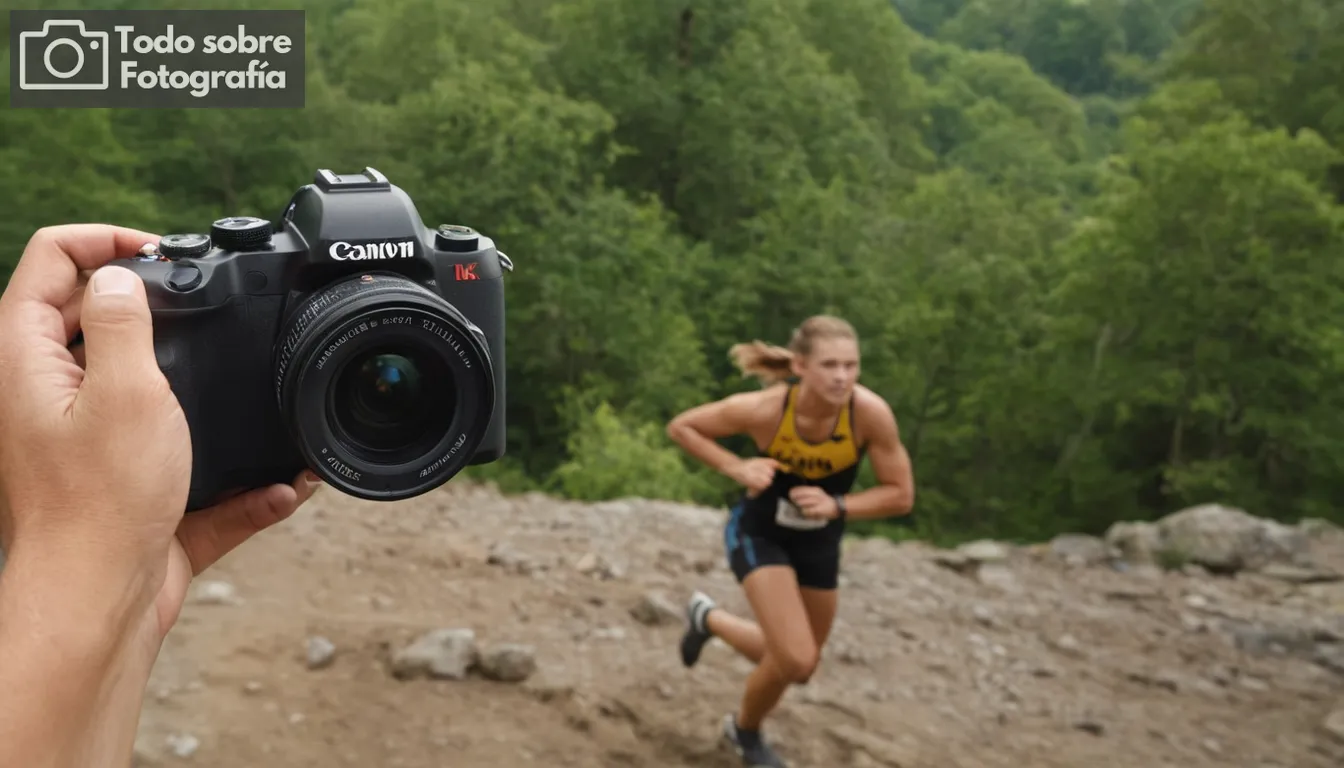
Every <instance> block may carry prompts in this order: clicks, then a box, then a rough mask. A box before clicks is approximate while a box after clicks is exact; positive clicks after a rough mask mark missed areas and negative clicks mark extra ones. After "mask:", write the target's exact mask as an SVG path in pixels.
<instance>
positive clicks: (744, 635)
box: [667, 315, 914, 768]
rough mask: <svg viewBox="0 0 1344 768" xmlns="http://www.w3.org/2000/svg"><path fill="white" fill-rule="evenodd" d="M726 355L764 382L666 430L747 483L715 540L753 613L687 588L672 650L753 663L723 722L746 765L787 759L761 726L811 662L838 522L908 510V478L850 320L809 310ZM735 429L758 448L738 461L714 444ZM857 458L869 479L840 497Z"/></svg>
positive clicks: (691, 662) (834, 571) (772, 766)
mask: <svg viewBox="0 0 1344 768" xmlns="http://www.w3.org/2000/svg"><path fill="white" fill-rule="evenodd" d="M729 354H730V355H731V356H732V357H733V358H734V362H735V363H736V364H737V367H738V368H739V369H740V370H741V371H742V373H743V375H751V376H756V377H757V378H759V379H760V380H761V381H762V383H763V385H764V388H763V389H761V390H759V391H754V392H745V393H740V394H735V395H730V396H729V397H726V398H724V399H722V400H718V401H715V402H711V403H706V404H703V405H699V406H696V407H694V408H691V409H689V410H687V411H685V412H684V413H681V414H680V415H678V416H677V417H676V418H674V419H673V420H672V421H671V422H670V423H669V424H668V427H667V432H668V436H669V437H671V438H672V439H673V440H674V441H676V442H677V444H679V445H680V446H681V447H682V448H683V449H684V450H685V451H686V452H687V453H689V454H690V455H692V456H694V457H695V458H697V459H698V460H700V461H702V462H704V463H705V464H706V465H708V466H710V467H712V468H714V469H715V470H717V471H719V472H721V473H723V474H724V475H727V476H728V477H730V478H732V479H733V480H734V481H735V482H737V483H738V484H739V485H741V486H742V487H743V489H744V491H743V493H742V495H741V496H740V498H739V499H738V500H737V501H736V503H735V504H734V505H733V506H732V509H731V513H730V515H729V518H728V523H727V526H726V527H725V529H724V546H725V548H726V550H727V555H728V563H729V565H730V566H731V567H732V571H733V574H734V575H735V576H736V578H737V580H738V582H739V583H740V584H741V585H742V588H743V591H744V592H745V593H746V597H747V600H748V602H749V603H750V605H751V609H752V612H753V613H754V615H755V621H752V620H750V619H746V618H742V617H739V616H735V615H733V614H731V613H729V612H728V611H726V610H724V609H722V608H719V607H718V606H717V605H716V604H715V602H714V600H713V599H712V598H711V597H709V596H708V595H706V594H703V593H701V592H696V593H695V594H694V595H692V597H691V600H690V602H689V604H688V605H687V609H686V614H687V624H688V626H687V629H686V634H685V635H684V636H683V637H682V641H681V657H682V662H683V663H684V664H685V665H686V666H687V667H693V666H695V663H696V662H697V661H698V660H699V658H700V652H701V650H702V649H703V648H704V645H705V643H707V642H708V641H709V639H710V638H711V637H718V638H720V639H721V640H723V641H724V642H726V643H727V644H728V645H730V646H731V647H733V648H734V649H736V650H737V651H738V652H739V653H741V654H742V655H743V656H745V657H746V658H748V659H750V660H751V661H752V662H754V663H755V664H756V665H757V666H756V669H755V670H754V671H753V672H752V673H751V675H750V676H749V677H748V678H747V682H746V691H745V693H744V695H743V697H742V701H741V704H740V707H739V709H738V711H737V713H736V716H734V715H731V714H730V715H727V716H726V717H725V718H724V735H725V736H726V737H727V739H728V740H729V741H730V742H731V743H732V745H733V747H734V748H735V749H736V750H737V752H738V754H739V755H741V756H742V759H743V764H744V765H747V766H760V767H761V768H784V762H783V761H782V760H781V759H780V758H779V756H778V755H776V754H775V753H774V751H773V750H772V749H771V748H770V747H769V746H768V745H767V744H766V743H765V742H764V740H763V739H762V736H761V724H762V722H763V721H764V719H765V717H766V716H767V715H768V714H769V713H770V712H771V710H773V709H774V707H775V705H776V704H778V703H779V700H780V698H781V697H782V696H783V695H784V692H785V691H786V690H787V689H788V687H789V686H790V685H792V684H801V683H806V682H807V681H808V679H809V678H811V677H812V674H813V672H814V671H815V670H816V668H817V663H818V661H819V659H820V655H821V648H822V647H823V646H824V645H825V643H826V640H827V638H828V637H829V635H830V631H831V623H832V621H833V620H834V618H835V611H836V588H837V577H838V574H839V569H840V540H841V536H842V535H843V533H844V530H845V522H846V520H860V519H874V518H880V517H888V516H892V515H904V514H908V513H909V512H910V510H911V508H912V506H913V504H914V479H913V475H912V470H911V466H910V457H909V455H908V454H907V453H906V451H905V447H904V446H903V445H902V444H901V440H900V433H899V430H898V428H897V426H896V419H895V417H894V416H893V415H892V412H891V408H890V406H889V405H888V404H887V403H886V402H885V401H884V400H883V399H882V398H881V397H879V396H878V395H877V394H875V393H874V392H873V391H872V390H870V389H868V388H866V387H863V386H860V385H858V384H857V380H858V376H859V348H858V337H857V334H856V333H855V332H854V329H853V327H852V326H851V325H850V324H849V323H848V322H846V321H844V320H841V319H839V318H836V317H831V316H827V315H819V316H816V317H812V318H809V319H808V320H807V321H805V322H804V323H803V324H802V325H801V326H800V327H799V328H798V329H797V330H795V331H794V333H793V338H792V340H791V341H790V342H789V348H788V349H784V348H781V347H777V346H772V345H767V344H764V343H762V342H760V341H756V342H753V343H751V344H737V345H735V346H734V347H733V348H732V349H731V350H730V351H729ZM738 434H745V435H749V436H750V437H751V438H752V440H753V441H754V442H755V444H756V446H757V449H758V451H759V452H760V453H761V454H762V455H761V456H759V457H754V458H746V459H743V458H739V457H738V456H736V455H734V454H733V453H732V452H731V451H728V450H727V449H725V448H723V447H722V446H720V445H718V444H717V443H716V442H715V440H716V439H719V438H723V437H728V436H730V435H738ZM865 455H866V456H867V457H868V458H869V460H870V461H871V462H872V466H873V472H874V475H875V476H876V478H877V481H878V485H877V486H875V487H873V488H871V489H868V490H865V491H863V492H861V493H856V494H850V492H849V491H850V489H851V487H852V485H853V483H854V479H855V476H856V475H857V474H858V468H859V463H860V461H861V460H862V459H863V457H864V456H865Z"/></svg>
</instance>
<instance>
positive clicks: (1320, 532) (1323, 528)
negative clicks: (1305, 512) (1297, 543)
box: [1297, 517, 1344, 540]
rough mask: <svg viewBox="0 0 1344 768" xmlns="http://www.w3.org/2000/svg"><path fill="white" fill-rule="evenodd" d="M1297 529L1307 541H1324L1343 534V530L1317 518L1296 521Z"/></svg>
mask: <svg viewBox="0 0 1344 768" xmlns="http://www.w3.org/2000/svg"><path fill="white" fill-rule="evenodd" d="M1297 529H1298V530H1299V531H1301V532H1302V533H1303V534H1305V535H1306V537H1307V538H1309V539H1318V540H1319V539H1324V538H1326V537H1328V536H1336V535H1339V534H1340V533H1344V528H1340V527H1339V526H1338V525H1335V524H1334V523H1332V522H1330V521H1329V520H1324V519H1322V518H1319V517H1304V518H1302V519H1301V520H1298V521H1297Z"/></svg>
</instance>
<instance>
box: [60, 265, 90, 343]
mask: <svg viewBox="0 0 1344 768" xmlns="http://www.w3.org/2000/svg"><path fill="white" fill-rule="evenodd" d="M92 275H93V272H92V270H87V269H82V270H80V272H79V277H78V279H77V280H76V282H75V289H74V291H73V292H72V293H71V294H70V298H68V299H66V300H65V303H64V304H62V305H61V321H62V322H63V323H64V324H65V343H66V344H69V343H70V342H72V341H74V340H75V334H77V333H78V332H79V316H80V312H82V311H83V307H84V289H85V286H87V285H88V284H89V277H91V276H92Z"/></svg>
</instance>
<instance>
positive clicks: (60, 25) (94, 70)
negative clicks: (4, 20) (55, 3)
mask: <svg viewBox="0 0 1344 768" xmlns="http://www.w3.org/2000/svg"><path fill="white" fill-rule="evenodd" d="M107 37H108V35H107V33H106V32H100V31H92V32H91V31H89V30H87V29H85V28H84V22H82V21H79V20H73V19H71V20H57V19H50V20H47V21H46V22H44V23H43V24H42V31H41V32H21V33H19V52H18V53H19V55H18V57H17V58H18V66H19V90H21V91H105V90H107V88H108V48H109V46H108V39H107Z"/></svg>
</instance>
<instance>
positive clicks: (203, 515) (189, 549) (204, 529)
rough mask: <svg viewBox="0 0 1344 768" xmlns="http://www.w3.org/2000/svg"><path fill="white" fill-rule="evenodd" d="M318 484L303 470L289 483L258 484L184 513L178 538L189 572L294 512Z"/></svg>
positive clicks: (178, 530) (207, 564)
mask: <svg viewBox="0 0 1344 768" xmlns="http://www.w3.org/2000/svg"><path fill="white" fill-rule="evenodd" d="M319 487H321V482H320V481H318V479H317V476H316V475H314V474H312V473H311V472H309V471H307V470H304V471H303V472H302V473H300V474H299V476H298V477H297V478H295V480H294V482H293V484H291V485H271V486H267V487H265V488H258V489H256V490H252V491H248V492H247V493H244V494H241V495H239V496H235V497H233V498H231V499H229V500H228V501H225V502H222V503H220V504H217V505H215V506H213V507H211V508H209V509H206V510H203V511H201V512H194V513H192V514H189V515H186V516H185V517H183V518H182V522H181V523H179V524H178V527H177V538H178V541H180V542H181V543H182V550H183V551H184V552H186V553H187V559H188V560H190V561H191V572H192V575H194V576H195V575H200V573H201V572H202V571H204V570H205V569H206V568H209V567H210V566H212V565H214V564H215V563H216V562H217V561H218V560H219V559H220V558H221V557H223V556H224V555H227V554H228V553H229V552H232V551H233V550H234V549H235V548H236V547H238V545H240V544H242V543H243V542H245V541H247V540H248V539H249V538H251V537H252V536H253V535H255V534H256V533H258V532H260V531H264V530H266V529H267V528H270V527H271V526H273V525H275V524H276V523H279V522H280V521H282V520H284V519H286V518H288V517H289V516H290V515H292V514H294V510H296V509H298V508H299V507H300V506H301V505H302V504H303V503H304V502H305V501H307V500H308V499H310V498H312V496H313V493H315V492H316V491H317V489H318V488H319Z"/></svg>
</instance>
